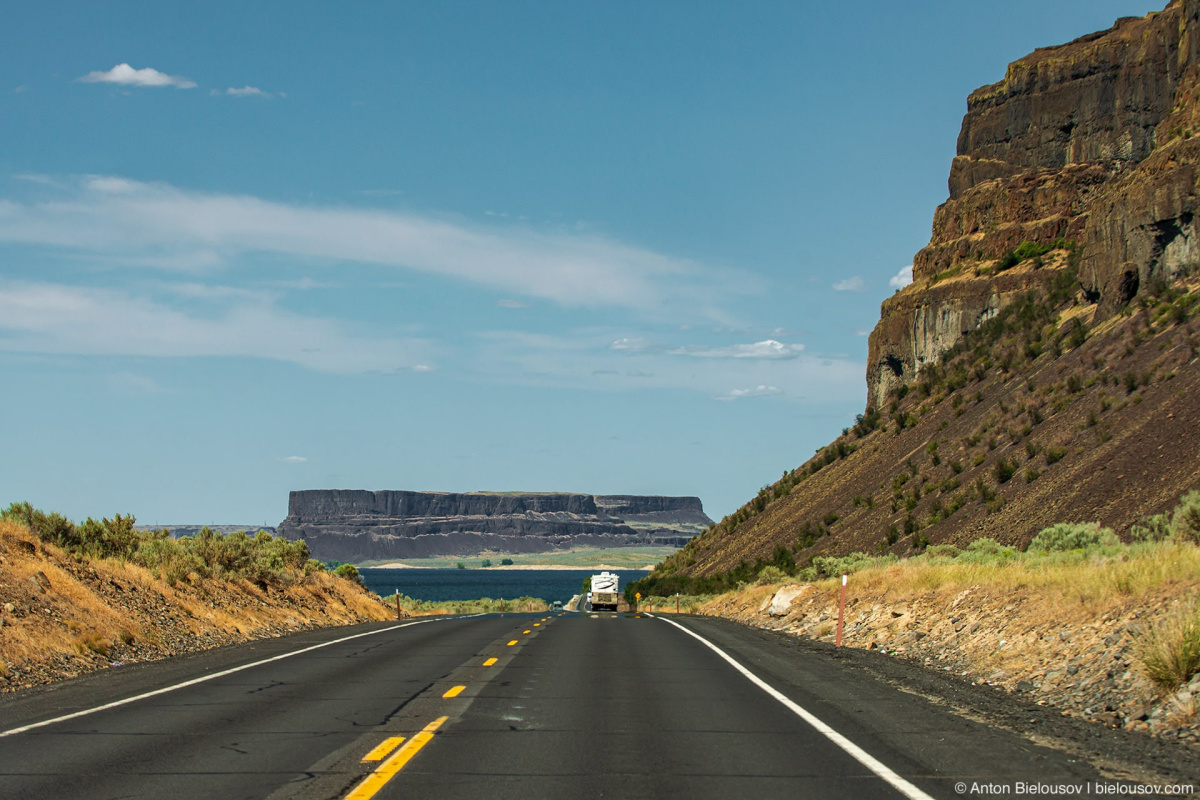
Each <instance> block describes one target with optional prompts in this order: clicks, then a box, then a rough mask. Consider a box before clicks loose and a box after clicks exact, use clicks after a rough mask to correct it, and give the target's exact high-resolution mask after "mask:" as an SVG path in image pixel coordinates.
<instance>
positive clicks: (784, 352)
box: [667, 339, 804, 359]
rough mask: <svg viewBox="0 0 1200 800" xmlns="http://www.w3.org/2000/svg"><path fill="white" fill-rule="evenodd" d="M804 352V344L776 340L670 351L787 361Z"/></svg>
mask: <svg viewBox="0 0 1200 800" xmlns="http://www.w3.org/2000/svg"><path fill="white" fill-rule="evenodd" d="M803 351H804V345H802V344H784V343H783V342H777V341H775V340H774V339H767V340H765V341H762V342H755V343H754V344H735V345H730V346H729V347H702V346H691V347H677V348H675V349H674V350H668V351H667V354H668V355H672V356H695V357H697V358H764V359H787V358H796V357H798V356H799V355H800V354H801V353H802V352H803Z"/></svg>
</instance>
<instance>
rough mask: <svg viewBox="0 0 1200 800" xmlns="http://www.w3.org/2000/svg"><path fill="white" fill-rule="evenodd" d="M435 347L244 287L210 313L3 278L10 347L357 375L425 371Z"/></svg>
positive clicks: (4, 327)
mask: <svg viewBox="0 0 1200 800" xmlns="http://www.w3.org/2000/svg"><path fill="white" fill-rule="evenodd" d="M183 291H184V293H185V294H186V293H187V292H189V291H192V290H190V289H187V288H185V289H184V290H183ZM209 297H211V295H209ZM435 350H436V348H435V347H434V346H433V344H432V343H431V342H429V341H426V340H421V339H396V338H368V337H362V336H356V335H354V334H352V333H350V332H347V331H346V330H344V329H343V327H342V325H340V324H339V323H337V322H334V321H331V320H327V319H322V318H318V317H305V316H302V315H300V314H295V313H293V312H290V311H285V310H283V309H279V308H276V307H275V306H274V305H272V304H271V302H270V301H269V300H268V299H254V298H247V297H240V296H238V295H236V294H234V295H231V296H230V297H229V298H228V301H227V302H226V303H225V304H224V305H223V306H222V307H221V308H220V310H219V311H218V313H216V314H209V315H208V316H202V315H199V314H189V313H187V312H184V311H181V310H178V309H176V308H173V307H171V306H168V305H166V304H164V303H161V302H158V301H156V300H154V299H151V298H149V297H144V296H135V295H132V294H129V293H126V292H119V291H114V290H110V289H91V288H81V287H73V286H63V285H60V284H53V283H15V282H14V283H0V351H3V352H15V353H41V354H58V355H105V356H142V357H203V356H225V357H243V358H263V359H271V360H275V361H285V362H290V363H293V364H298V365H300V366H302V367H306V368H308V369H312V370H317V371H320V372H330V373H342V374H348V373H362V372H392V371H395V370H397V369H410V368H415V367H417V366H419V365H423V364H426V363H427V362H428V360H429V356H430V355H432V354H433V352H434V351H435Z"/></svg>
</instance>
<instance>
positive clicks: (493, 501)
mask: <svg viewBox="0 0 1200 800" xmlns="http://www.w3.org/2000/svg"><path fill="white" fill-rule="evenodd" d="M711 524H712V520H710V519H709V518H708V517H707V516H706V515H705V514H704V509H703V506H702V505H701V503H700V500H699V498H696V497H654V496H651V497H646V496H637V495H613V496H604V495H600V496H596V495H588V494H569V493H551V492H547V493H535V492H529V493H520V492H513V493H489V492H465V493H448V492H409V491H380V492H371V491H362V490H350V489H313V490H306V491H297V492H292V493H291V496H290V497H289V500H288V516H287V518H286V519H285V520H284V521H283V522H281V523H280V525H279V532H280V534H281V535H283V536H285V537H287V538H289V539H304V540H305V541H306V542H308V546H309V549H310V550H311V551H312V552H313V554H314V556H315V557H316V558H319V559H322V560H334V559H336V560H339V561H371V560H380V559H390V558H422V557H428V556H440V555H473V554H476V553H481V552H485V551H489V552H497V553H504V552H507V553H530V552H534V553H536V552H545V551H550V550H558V549H565V548H569V547H579V546H587V547H623V546H631V545H670V546H682V545H683V544H685V543H686V542H687V541H688V540H689V539H691V538H692V537H693V536H695V535H697V534H698V533H700V532H702V531H703V530H704V529H705V528H707V527H708V526H709V525H711Z"/></svg>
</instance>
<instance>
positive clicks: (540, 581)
mask: <svg viewBox="0 0 1200 800" xmlns="http://www.w3.org/2000/svg"><path fill="white" fill-rule="evenodd" d="M600 571H601V570H597V569H378V568H369V567H364V568H362V569H360V570H359V572H360V573H361V574H362V579H363V582H364V583H365V584H366V585H367V588H368V589H370V590H371V591H372V592H375V593H376V594H378V595H381V596H383V597H387V596H388V595H391V594H393V593H395V592H396V590H397V589H399V590H400V594H403V595H408V596H409V597H411V598H413V599H414V600H477V599H479V598H481V597H490V598H492V599H493V600H499V599H501V598H513V597H538V598H541V599H542V600H545V601H546V602H548V603H553V602H554V601H555V600H561V601H563V602H564V603H565V602H567V601H568V600H570V599H571V597H572V596H573V595H577V594H579V590H580V588H581V587H582V585H583V579H584V578H586V577H589V576H591V575H595V574H596V573H597V572H600ZM616 573H617V575H619V576H620V578H621V583H620V589H621V591H622V592H623V591H625V587H626V586H627V585H628V584H629V583H630V582H631V581H636V580H638V579H639V578H644V577H646V575H647V573H646V572H644V571H642V570H617V571H616Z"/></svg>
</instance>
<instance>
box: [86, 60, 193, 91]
mask: <svg viewBox="0 0 1200 800" xmlns="http://www.w3.org/2000/svg"><path fill="white" fill-rule="evenodd" d="M79 80H80V81H82V82H83V83H116V84H120V85H121V86H174V87H175V88H176V89H195V88H196V83H195V82H194V81H190V80H188V79H187V78H183V77H180V76H178V75H168V74H166V73H165V72H159V71H158V70H156V69H154V68H153V67H145V68H143V69H134V68H133V67H131V66H129V65H128V64H117V65H116V66H115V67H113V68H112V69H110V70H108V71H107V72H98V71H94V72H89V73H88V74H87V75H84V76H83V77H82V78H79Z"/></svg>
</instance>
